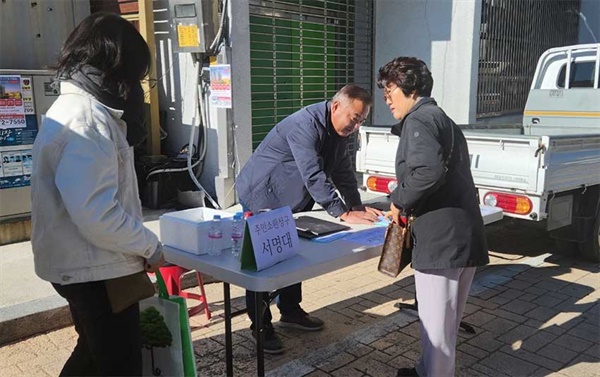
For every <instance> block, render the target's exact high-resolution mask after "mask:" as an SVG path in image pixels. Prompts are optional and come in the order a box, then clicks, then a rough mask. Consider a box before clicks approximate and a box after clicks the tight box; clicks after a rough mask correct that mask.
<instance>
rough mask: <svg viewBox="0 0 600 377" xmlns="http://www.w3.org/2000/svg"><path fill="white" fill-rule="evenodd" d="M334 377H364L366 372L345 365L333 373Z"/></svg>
mask: <svg viewBox="0 0 600 377" xmlns="http://www.w3.org/2000/svg"><path fill="white" fill-rule="evenodd" d="M331 375H332V376H334V377H363V376H364V375H365V374H364V373H363V372H362V371H360V370H358V369H356V368H354V366H345V367H343V368H340V369H338V370H336V371H334V372H332V373H331Z"/></svg>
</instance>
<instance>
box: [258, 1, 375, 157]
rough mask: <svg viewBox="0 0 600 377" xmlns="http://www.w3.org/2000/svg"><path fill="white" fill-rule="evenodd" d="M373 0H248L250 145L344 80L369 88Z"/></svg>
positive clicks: (330, 91) (329, 92)
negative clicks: (250, 96)
mask: <svg viewBox="0 0 600 377" xmlns="http://www.w3.org/2000/svg"><path fill="white" fill-rule="evenodd" d="M372 18H373V9H372V2H371V1H369V0H296V1H294V0H287V1H286V0H270V1H257V0H251V1H250V59H251V63H250V67H251V85H252V88H251V95H252V148H253V149H255V148H256V147H257V146H258V144H259V143H260V142H261V141H262V139H263V138H264V137H265V136H266V134H267V133H268V132H269V131H270V130H271V128H273V126H274V125H275V124H276V123H277V122H279V121H281V120H282V119H283V118H285V117H286V116H288V115H290V114H292V113H293V112H295V111H297V110H299V109H300V108H301V107H303V106H307V105H310V104H312V103H315V102H319V101H323V100H324V99H328V98H331V97H332V96H333V95H334V94H335V92H336V91H337V90H338V89H339V88H341V87H342V86H343V85H344V84H346V83H356V84H358V85H361V86H363V87H364V88H365V89H367V90H371V76H372Z"/></svg>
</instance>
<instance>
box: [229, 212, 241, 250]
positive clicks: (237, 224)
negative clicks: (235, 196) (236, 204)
mask: <svg viewBox="0 0 600 377" xmlns="http://www.w3.org/2000/svg"><path fill="white" fill-rule="evenodd" d="M243 215H244V214H243V213H242V212H238V213H236V214H235V215H234V216H233V223H232V225H231V254H233V256H234V257H236V258H238V257H239V256H240V250H241V249H242V241H243V239H244V218H243V217H242V216H243Z"/></svg>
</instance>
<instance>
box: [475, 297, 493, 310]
mask: <svg viewBox="0 0 600 377" xmlns="http://www.w3.org/2000/svg"><path fill="white" fill-rule="evenodd" d="M468 303H470V304H473V305H477V306H481V307H483V308H486V309H496V308H497V307H498V306H499V305H498V304H495V303H493V302H489V301H486V300H481V299H479V298H477V297H472V296H469V299H468Z"/></svg>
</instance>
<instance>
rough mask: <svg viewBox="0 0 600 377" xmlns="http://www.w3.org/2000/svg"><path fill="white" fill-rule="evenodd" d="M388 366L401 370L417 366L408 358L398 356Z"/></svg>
mask: <svg viewBox="0 0 600 377" xmlns="http://www.w3.org/2000/svg"><path fill="white" fill-rule="evenodd" d="M388 365H389V366H391V367H393V368H396V369H400V368H412V367H414V365H415V362H414V360H411V359H409V358H406V357H404V356H396V357H394V358H393V359H391V360H390V361H389V362H388Z"/></svg>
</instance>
